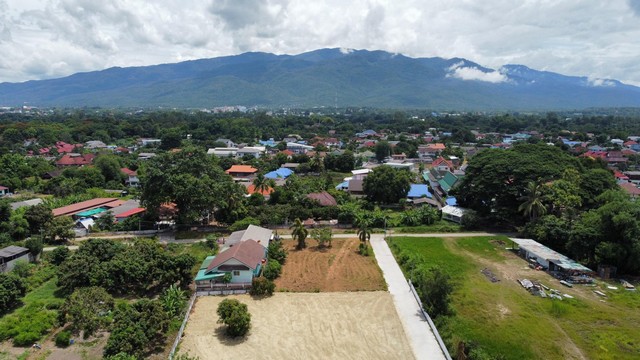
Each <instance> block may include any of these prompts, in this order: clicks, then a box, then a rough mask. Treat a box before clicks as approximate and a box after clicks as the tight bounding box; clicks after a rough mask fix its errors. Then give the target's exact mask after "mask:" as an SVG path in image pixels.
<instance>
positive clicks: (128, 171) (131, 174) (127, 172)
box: [120, 168, 138, 176]
mask: <svg viewBox="0 0 640 360" xmlns="http://www.w3.org/2000/svg"><path fill="white" fill-rule="evenodd" d="M120 171H121V172H122V173H123V174H125V175H127V176H137V175H138V173H137V172H135V171H134V170H131V169H128V168H121V169H120Z"/></svg>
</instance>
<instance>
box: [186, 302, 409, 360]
mask: <svg viewBox="0 0 640 360" xmlns="http://www.w3.org/2000/svg"><path fill="white" fill-rule="evenodd" d="M224 298H225V297H221V296H206V297H199V298H198V299H197V300H196V304H195V306H194V310H193V311H192V313H191V316H190V318H189V322H188V323H187V327H186V330H185V335H184V337H183V339H182V343H181V345H180V352H181V353H186V352H189V353H190V354H191V355H197V356H199V357H200V359H202V360H205V359H233V360H237V359H257V358H259V359H368V360H372V359H412V358H413V354H412V352H411V347H410V346H409V343H408V341H407V339H406V336H405V333H404V330H403V328H402V324H401V323H400V319H399V318H398V315H397V313H396V310H395V307H394V306H393V301H392V299H391V295H390V294H389V293H387V292H383V291H375V292H354V293H320V294H312V293H276V294H274V295H273V296H272V297H270V298H265V299H261V300H254V299H252V298H251V297H250V296H248V295H237V296H229V298H235V299H238V300H240V301H241V302H243V303H245V304H247V306H248V308H249V312H250V313H251V324H252V327H251V331H250V333H249V335H248V336H247V337H246V338H245V339H242V340H229V339H227V338H226V337H225V336H224V331H223V330H224V328H223V327H222V325H220V324H216V320H217V318H218V316H217V315H216V309H217V307H218V304H219V303H220V302H221V301H222V300H223V299H224Z"/></svg>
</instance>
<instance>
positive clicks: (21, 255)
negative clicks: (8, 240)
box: [0, 245, 30, 272]
mask: <svg viewBox="0 0 640 360" xmlns="http://www.w3.org/2000/svg"><path fill="white" fill-rule="evenodd" d="M21 260H22V261H29V260H30V258H29V249H27V248H24V247H22V246H15V245H11V246H7V247H5V248H2V249H0V270H1V271H2V272H9V271H11V270H13V267H14V266H15V264H16V262H18V261H21Z"/></svg>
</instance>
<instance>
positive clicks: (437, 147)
mask: <svg viewBox="0 0 640 360" xmlns="http://www.w3.org/2000/svg"><path fill="white" fill-rule="evenodd" d="M428 148H429V149H430V150H434V151H438V150H444V149H446V148H447V147H446V146H445V145H444V144H443V143H435V144H429V145H428Z"/></svg>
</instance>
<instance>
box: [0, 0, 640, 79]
mask: <svg viewBox="0 0 640 360" xmlns="http://www.w3.org/2000/svg"><path fill="white" fill-rule="evenodd" d="M637 39H640V0H610V1H606V2H605V1H593V0H521V1H517V0H484V1H477V0H390V1H382V0H378V1H376V0H351V1H344V0H328V1H322V0H316V1H303V0H298V1H295V0H263V1H258V0H154V1H141V0H112V1H95V0H0V53H1V54H2V55H1V56H0V82H3V81H12V82H14V81H25V80H30V79H44V78H52V77H61V76H65V75H70V74H73V73H76V72H81V71H92V70H100V69H104V68H108V67H112V66H140V65H151V64H159V63H170V62H178V61H183V60H189V59H198V58H207V57H216V56H222V55H231V54H239V53H242V52H246V51H265V52H273V53H278V54H297V53H301V52H305V51H310V50H315V49H319V48H326V47H342V48H355V49H369V50H386V51H390V52H398V53H402V54H405V55H407V56H411V57H432V56H440V57H445V58H451V57H462V58H466V59H468V60H471V61H474V62H477V63H479V64H481V65H484V66H487V67H491V68H494V69H498V68H499V67H500V66H502V65H504V64H523V65H527V66H529V67H532V68H535V69H539V70H548V71H554V72H560V73H563V74H567V75H581V76H589V77H590V78H592V79H594V81H597V80H596V79H606V78H613V79H618V80H621V81H623V82H626V83H630V84H634V85H640V61H638V59H640V41H638V40H637Z"/></svg>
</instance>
